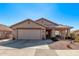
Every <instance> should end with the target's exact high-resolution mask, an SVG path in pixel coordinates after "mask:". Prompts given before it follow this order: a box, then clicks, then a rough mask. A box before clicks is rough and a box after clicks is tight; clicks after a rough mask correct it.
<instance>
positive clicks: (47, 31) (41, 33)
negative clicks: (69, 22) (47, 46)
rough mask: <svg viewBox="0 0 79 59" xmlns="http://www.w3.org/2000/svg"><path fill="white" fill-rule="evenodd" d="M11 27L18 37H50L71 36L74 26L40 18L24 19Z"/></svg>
mask: <svg viewBox="0 0 79 59" xmlns="http://www.w3.org/2000/svg"><path fill="white" fill-rule="evenodd" d="M11 28H12V29H13V30H14V32H13V35H14V37H15V38H16V39H48V38H51V37H54V36H55V35H61V36H63V37H65V36H69V35H70V29H71V28H72V27H69V26H64V25H60V24H57V23H54V22H51V21H49V20H47V19H44V18H40V19H38V20H36V21H33V20H31V19H27V20H24V21H22V22H19V23H17V24H14V25H12V26H11Z"/></svg>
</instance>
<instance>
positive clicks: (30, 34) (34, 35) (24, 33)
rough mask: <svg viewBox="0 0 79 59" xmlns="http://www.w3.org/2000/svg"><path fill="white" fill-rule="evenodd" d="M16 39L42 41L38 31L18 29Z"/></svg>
mask: <svg viewBox="0 0 79 59" xmlns="http://www.w3.org/2000/svg"><path fill="white" fill-rule="evenodd" d="M18 39H42V33H41V30H40V29H18Z"/></svg>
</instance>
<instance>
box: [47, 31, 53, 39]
mask: <svg viewBox="0 0 79 59" xmlns="http://www.w3.org/2000/svg"><path fill="white" fill-rule="evenodd" d="M51 31H52V30H51V29H50V30H46V38H47V39H49V38H51V33H52V32H51Z"/></svg>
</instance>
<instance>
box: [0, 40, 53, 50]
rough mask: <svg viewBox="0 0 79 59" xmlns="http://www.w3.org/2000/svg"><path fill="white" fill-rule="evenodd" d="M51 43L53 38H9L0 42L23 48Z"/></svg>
mask: <svg viewBox="0 0 79 59" xmlns="http://www.w3.org/2000/svg"><path fill="white" fill-rule="evenodd" d="M51 43H52V41H51V40H8V41H2V42H0V46H6V47H11V48H17V49H21V48H27V47H33V46H39V45H47V44H51Z"/></svg>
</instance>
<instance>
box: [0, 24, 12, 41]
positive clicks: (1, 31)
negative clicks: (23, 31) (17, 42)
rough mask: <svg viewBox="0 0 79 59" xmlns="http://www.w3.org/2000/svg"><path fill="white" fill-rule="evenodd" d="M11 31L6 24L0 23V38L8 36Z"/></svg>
mask: <svg viewBox="0 0 79 59" xmlns="http://www.w3.org/2000/svg"><path fill="white" fill-rule="evenodd" d="M12 31H13V30H12V29H11V28H9V27H8V26H6V25H2V24H0V39H7V38H10V35H11V33H12Z"/></svg>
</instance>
